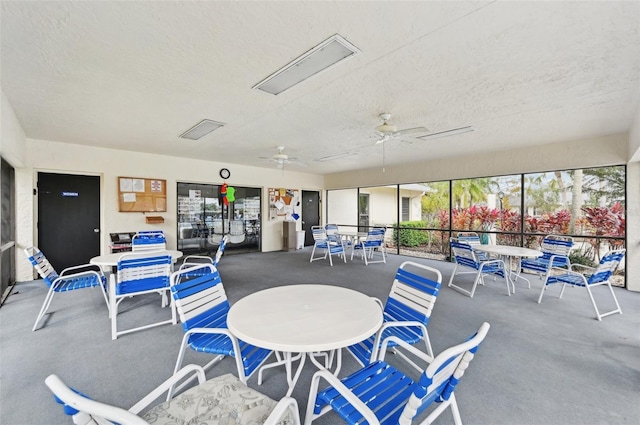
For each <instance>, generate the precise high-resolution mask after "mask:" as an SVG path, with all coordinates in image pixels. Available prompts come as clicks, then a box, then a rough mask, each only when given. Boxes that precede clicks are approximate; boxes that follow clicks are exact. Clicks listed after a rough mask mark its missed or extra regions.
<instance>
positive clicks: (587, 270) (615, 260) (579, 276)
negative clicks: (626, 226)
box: [538, 249, 626, 320]
mask: <svg viewBox="0 0 640 425" xmlns="http://www.w3.org/2000/svg"><path fill="white" fill-rule="evenodd" d="M625 252H626V250H625V249H616V250H611V251H609V252H607V253H606V254H605V255H604V256H602V259H601V260H600V264H598V266H597V267H588V266H585V265H583V264H572V265H571V270H567V269H564V268H560V267H553V268H551V269H550V270H549V272H548V273H547V277H546V279H545V284H544V285H543V286H542V290H541V291H540V297H538V304H540V303H541V302H542V296H543V295H544V293H545V291H546V290H547V287H548V286H549V285H552V284H554V283H561V284H562V289H561V290H560V295H559V296H558V299H560V298H562V295H563V294H564V289H565V287H566V286H567V285H570V286H582V287H584V288H586V290H587V293H588V294H589V299H590V300H591V304H592V305H593V309H594V310H595V312H596V317H597V319H598V320H602V318H603V317H606V316H610V315H612V314H615V313H619V314H622V309H621V308H620V304H619V303H618V299H617V298H616V294H615V293H614V292H613V288H612V287H611V280H610V278H611V276H612V275H613V272H614V271H615V270H616V268H617V267H618V265H619V264H620V261H622V258H623V257H624V254H625ZM576 268H578V269H580V271H578V270H576ZM603 285H604V286H606V287H607V288H609V293H610V294H611V297H612V298H613V302H614V303H615V305H616V308H614V309H613V310H610V311H607V312H604V313H600V310H599V309H598V305H597V304H596V300H595V298H594V296H593V292H592V291H591V288H595V287H596V286H603Z"/></svg>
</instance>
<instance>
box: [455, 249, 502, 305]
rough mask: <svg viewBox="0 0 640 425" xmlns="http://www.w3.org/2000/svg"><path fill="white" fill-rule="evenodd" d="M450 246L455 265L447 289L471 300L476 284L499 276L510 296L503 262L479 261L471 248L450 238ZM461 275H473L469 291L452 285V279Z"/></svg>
mask: <svg viewBox="0 0 640 425" xmlns="http://www.w3.org/2000/svg"><path fill="white" fill-rule="evenodd" d="M450 245H451V255H452V256H453V258H454V261H455V263H456V265H455V267H454V269H453V272H452V273H451V277H450V278H449V284H448V285H447V286H448V287H449V288H453V289H455V290H457V291H459V292H461V293H463V294H465V295H468V296H469V297H470V298H473V294H475V292H476V287H477V286H478V283H480V284H482V285H484V278H485V277H486V276H489V275H492V276H494V278H495V276H499V277H501V278H502V279H504V281H505V283H506V285H507V295H511V289H510V288H509V280H508V279H507V275H506V273H505V266H504V261H502V260H498V259H496V260H486V261H481V260H480V259H479V258H478V257H477V255H476V252H475V251H474V249H473V246H472V245H469V244H468V243H467V242H464V241H461V240H459V239H458V238H451V240H450ZM462 274H473V275H475V277H474V280H473V284H472V286H471V290H469V289H466V288H463V287H461V286H459V285H458V284H455V283H453V279H454V278H455V277H456V276H459V275H462ZM514 291H515V289H514Z"/></svg>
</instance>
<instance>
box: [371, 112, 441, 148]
mask: <svg viewBox="0 0 640 425" xmlns="http://www.w3.org/2000/svg"><path fill="white" fill-rule="evenodd" d="M380 119H381V120H382V124H380V125H379V126H377V127H376V128H375V133H376V135H377V136H378V140H377V141H376V145H379V144H382V143H385V142H388V141H389V140H392V139H403V138H409V139H412V138H413V137H411V136H412V135H417V134H425V133H428V132H429V130H428V129H427V128H426V127H413V128H405V129H402V130H398V127H396V126H395V125H393V124H390V122H389V120H390V119H391V114H390V113H388V112H383V113H382V114H380ZM407 136H408V137H407Z"/></svg>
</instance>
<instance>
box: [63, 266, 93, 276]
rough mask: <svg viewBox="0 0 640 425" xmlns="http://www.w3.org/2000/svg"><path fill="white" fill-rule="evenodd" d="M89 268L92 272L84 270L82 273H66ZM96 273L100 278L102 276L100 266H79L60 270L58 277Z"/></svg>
mask: <svg viewBox="0 0 640 425" xmlns="http://www.w3.org/2000/svg"><path fill="white" fill-rule="evenodd" d="M88 268H91V269H92V270H85V271H83V272H79V273H68V272H72V271H73V270H78V269H88ZM90 272H93V273H98V274H100V275H101V276H104V273H103V272H102V269H101V268H100V266H98V265H96V264H81V265H79V266H73V267H67V268H66V269H64V270H62V272H60V274H59V275H58V276H66V275H69V274H71V275H75V274H78V275H80V274H84V273H90Z"/></svg>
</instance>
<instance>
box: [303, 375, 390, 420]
mask: <svg viewBox="0 0 640 425" xmlns="http://www.w3.org/2000/svg"><path fill="white" fill-rule="evenodd" d="M320 378H322V379H324V380H325V381H327V383H329V385H331V386H332V387H333V388H335V390H336V391H338V393H340V395H342V396H343V397H344V398H345V399H346V400H347V401H348V402H349V403H350V404H351V405H352V406H353V408H354V409H356V410H357V411H358V412H360V414H362V416H363V417H364V419H365V421H366V422H367V423H368V424H370V425H376V424H380V422H379V421H378V418H377V417H376V415H375V414H374V413H373V412H372V411H371V409H369V408H368V407H367V405H366V404H364V403H363V402H362V400H360V399H359V398H358V397H356V396H355V395H354V394H353V393H352V392H351V391H350V390H349V388H347V387H346V386H345V385H344V384H343V383H342V382H340V380H339V379H338V378H336V377H335V376H334V375H333V374H332V373H331V372H329V371H328V370H319V371H317V372H316V373H314V374H313V378H312V381H311V390H310V392H309V405H308V409H307V415H306V417H305V419H306V418H308V417H310V414H311V412H313V409H312V408H311V407H312V406H313V404H315V397H316V396H317V394H318V391H317V390H318V383H319V381H320ZM314 389H315V391H314ZM311 397H313V399H312V398H311ZM310 410H311V412H310Z"/></svg>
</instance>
